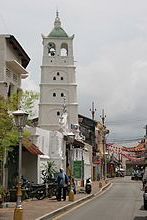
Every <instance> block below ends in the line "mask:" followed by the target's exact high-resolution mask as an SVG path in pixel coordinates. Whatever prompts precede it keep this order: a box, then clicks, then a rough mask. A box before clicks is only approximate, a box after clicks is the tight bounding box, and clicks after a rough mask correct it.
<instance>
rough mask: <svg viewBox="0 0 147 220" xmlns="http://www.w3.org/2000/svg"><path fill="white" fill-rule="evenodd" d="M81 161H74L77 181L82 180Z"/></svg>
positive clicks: (74, 173)
mask: <svg viewBox="0 0 147 220" xmlns="http://www.w3.org/2000/svg"><path fill="white" fill-rule="evenodd" d="M81 164H82V161H81V160H75V161H73V175H74V178H76V179H81Z"/></svg>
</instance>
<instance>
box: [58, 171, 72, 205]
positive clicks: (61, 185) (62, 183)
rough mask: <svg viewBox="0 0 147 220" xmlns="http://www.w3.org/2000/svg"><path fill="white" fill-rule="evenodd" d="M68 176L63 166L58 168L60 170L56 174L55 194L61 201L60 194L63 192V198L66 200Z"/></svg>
mask: <svg viewBox="0 0 147 220" xmlns="http://www.w3.org/2000/svg"><path fill="white" fill-rule="evenodd" d="M68 182H69V181H68V177H67V175H66V173H65V172H64V169H63V168H60V172H59V174H58V176H57V184H58V189H57V192H58V195H57V200H58V201H61V195H62V193H63V200H64V201H65V200H66V192H67V186H68Z"/></svg>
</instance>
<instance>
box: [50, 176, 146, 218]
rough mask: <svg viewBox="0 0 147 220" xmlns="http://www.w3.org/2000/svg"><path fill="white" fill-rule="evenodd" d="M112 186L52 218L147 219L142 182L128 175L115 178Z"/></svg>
mask: <svg viewBox="0 0 147 220" xmlns="http://www.w3.org/2000/svg"><path fill="white" fill-rule="evenodd" d="M112 182H113V186H112V188H110V189H109V190H107V191H106V192H105V193H103V194H102V195H101V196H99V197H96V198H94V199H93V200H91V201H90V202H87V203H86V204H84V205H82V206H79V207H78V208H76V209H73V210H71V211H69V212H68V213H66V214H64V215H62V216H60V217H57V218H54V219H60V220H69V219H70V220H75V219H76V220H83V219H84V220H89V219H90V220H95V219H96V220H107V219H109V220H147V211H146V210H144V209H143V199H142V193H143V192H142V191H141V188H142V183H141V181H132V180H131V178H130V177H124V178H115V179H114V180H112Z"/></svg>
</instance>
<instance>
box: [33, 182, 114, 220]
mask: <svg viewBox="0 0 147 220" xmlns="http://www.w3.org/2000/svg"><path fill="white" fill-rule="evenodd" d="M110 185H111V182H109V183H107V184H106V185H105V186H104V187H102V188H101V189H100V190H99V191H98V192H97V193H94V194H91V195H88V196H85V197H84V198H81V199H79V200H77V201H75V202H73V203H71V204H68V205H65V206H63V207H61V208H59V209H57V210H55V211H52V212H50V213H47V214H45V215H43V216H41V217H39V218H36V219H35V220H49V219H50V218H52V217H55V216H57V215H58V214H61V213H63V212H65V211H68V210H70V209H71V208H73V207H75V206H77V205H78V204H81V203H83V202H84V201H86V200H89V199H91V198H93V197H95V196H97V195H98V194H100V193H101V192H102V191H104V190H105V189H106V188H107V187H109V186H110Z"/></svg>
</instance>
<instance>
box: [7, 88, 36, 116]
mask: <svg viewBox="0 0 147 220" xmlns="http://www.w3.org/2000/svg"><path fill="white" fill-rule="evenodd" d="M38 99H39V93H37V92H33V91H24V92H23V91H21V92H19V93H18V94H13V95H12V96H11V97H10V98H9V109H10V110H11V111H14V110H16V109H20V108H21V109H22V110H23V111H25V112H27V113H28V114H29V118H32V117H33V116H34V114H35V112H34V111H35V108H34V107H35V102H36V101H37V100H38Z"/></svg>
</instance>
